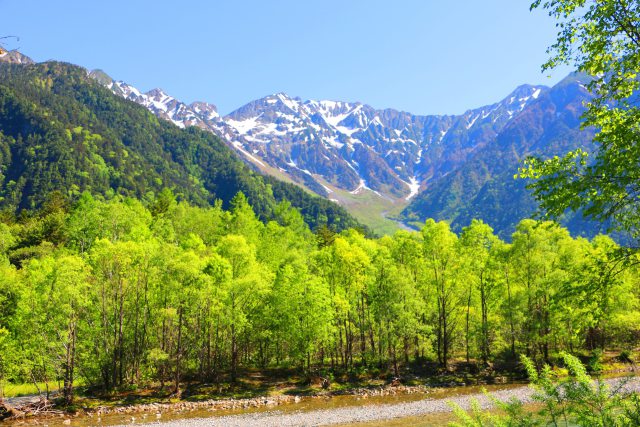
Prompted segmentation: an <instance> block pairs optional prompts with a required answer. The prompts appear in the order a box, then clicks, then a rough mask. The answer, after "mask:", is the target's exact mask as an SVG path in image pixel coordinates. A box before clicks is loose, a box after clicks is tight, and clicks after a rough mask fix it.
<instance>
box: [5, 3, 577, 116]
mask: <svg viewBox="0 0 640 427" xmlns="http://www.w3.org/2000/svg"><path fill="white" fill-rule="evenodd" d="M529 3H530V1H526V0H485V1H479V0H455V1H454V0H449V1H445V0H393V1H389V0H366V1H365V0H362V1H359V0H316V1H309V0H251V1H249V0H226V1H217V0H208V1H207V0H192V1H175V0H172V1H165V0H155V1H151V0H127V1H124V0H110V1H93V0H60V1H52V0H51V1H50V0H46V1H45V0H0V16H1V17H2V25H1V27H2V30H1V31H0V34H2V35H17V36H20V41H19V42H17V43H15V42H11V43H10V44H9V47H19V48H20V50H21V51H22V52H23V53H25V54H27V55H29V56H31V57H32V58H33V59H35V60H36V61H44V60H47V59H57V60H63V61H68V62H72V63H76V64H79V65H82V66H84V67H87V68H90V69H93V68H101V69H103V70H105V71H106V72H107V73H108V74H110V75H111V76H112V77H113V78H115V79H118V80H124V81H126V82H128V83H130V84H133V85H134V86H136V87H138V88H139V89H141V90H144V91H146V90H149V89H152V88H154V87H161V88H163V89H164V90H165V91H167V92H168V93H169V94H171V95H173V96H175V97H177V98H179V99H181V100H183V101H187V102H191V101H195V100H203V101H208V102H212V103H214V104H216V105H218V107H219V109H220V111H221V112H222V113H228V112H230V111H232V110H233V109H235V108H238V107H240V106H241V105H243V104H245V103H246V102H248V101H250V100H253V99H256V98H260V97H262V96H265V95H268V94H272V93H276V92H286V93H288V94H290V95H292V96H300V97H301V98H303V99H334V100H344V101H361V102H364V103H367V104H370V105H372V106H374V107H376V108H385V107H391V108H396V109H400V110H406V111H410V112H413V113H420V114H449V113H461V112H463V111H465V110H466V109H468V108H473V107H478V106H481V105H484V104H488V103H491V102H494V101H497V100H499V99H501V98H502V97H503V96H506V95H507V94H508V93H509V92H510V91H511V90H512V89H514V88H515V87H516V86H518V85H519V84H522V83H535V84H547V85H550V84H553V83H555V82H557V81H559V80H560V79H561V78H562V77H564V76H565V75H566V74H567V73H568V72H569V69H567V68H565V69H562V70H558V71H554V72H553V73H552V74H551V75H550V77H549V73H547V74H542V73H541V71H540V65H541V64H542V63H543V62H544V60H545V58H546V57H547V55H546V53H545V50H546V47H547V46H548V45H549V44H550V43H551V42H552V41H553V40H554V38H555V34H556V29H555V27H554V22H553V20H552V19H551V18H549V17H548V16H547V15H546V14H545V13H544V12H542V11H535V12H529Z"/></svg>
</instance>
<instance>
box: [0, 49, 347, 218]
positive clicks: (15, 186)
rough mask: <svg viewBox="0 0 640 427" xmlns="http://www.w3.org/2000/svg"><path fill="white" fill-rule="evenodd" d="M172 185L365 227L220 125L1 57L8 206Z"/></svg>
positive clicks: (194, 196)
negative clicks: (164, 112) (239, 149)
mask: <svg viewBox="0 0 640 427" xmlns="http://www.w3.org/2000/svg"><path fill="white" fill-rule="evenodd" d="M163 188H171V189H172V190H173V192H174V193H175V194H176V195H177V196H178V198H179V199H181V200H188V201H190V202H192V203H194V204H196V205H199V206H205V205H208V204H213V203H214V201H215V200H221V201H222V203H223V206H225V207H228V206H229V202H230V200H231V198H232V197H233V196H234V195H235V194H236V193H238V192H239V191H242V192H243V193H244V194H246V196H247V198H248V199H249V200H250V202H251V204H252V206H254V208H255V210H256V212H257V214H258V216H259V217H260V218H261V219H263V220H267V219H273V218H275V215H276V206H277V204H278V202H280V201H283V200H290V201H291V202H292V203H293V204H294V205H295V207H297V208H299V209H300V210H301V212H302V214H303V216H304V219H305V221H306V222H307V223H308V224H309V225H310V226H311V227H312V228H315V227H317V226H318V225H320V224H328V225H329V226H330V227H332V228H334V229H337V230H342V229H346V228H349V227H357V226H358V223H357V222H356V221H355V220H354V219H353V218H352V217H351V216H350V215H349V214H347V213H346V211H345V210H344V209H342V208H341V207H339V206H337V205H335V204H334V203H331V202H330V201H328V200H325V199H321V198H319V197H315V196H311V195H310V194H308V193H306V192H304V191H303V190H301V189H300V188H298V187H296V186H294V185H291V184H286V183H283V182H281V181H278V180H275V179H271V178H269V179H267V180H266V179H265V178H264V177H263V176H261V175H259V174H257V173H255V172H253V171H251V170H250V169H249V168H248V167H247V166H246V165H244V164H243V163H242V162H241V161H240V160H238V159H237V157H236V155H235V154H234V153H233V152H232V151H231V150H230V149H229V148H228V147H227V146H226V145H225V144H224V143H223V141H221V140H220V139H219V138H218V137H216V136H215V135H213V134H211V133H210V132H205V131H202V130H200V129H197V128H189V129H184V130H183V129H179V128H177V127H176V126H174V125H172V124H171V123H168V122H165V121H164V120H159V119H158V118H156V117H154V116H153V115H152V114H151V113H149V112H148V111H147V110H146V109H145V108H144V107H141V106H139V105H136V104H135V103H133V102H129V101H126V100H124V99H122V98H120V97H118V96H116V95H114V94H112V93H111V92H110V91H109V90H108V89H106V88H104V87H102V86H101V85H99V84H98V83H97V82H95V81H94V80H93V79H91V78H89V77H88V75H87V72H86V70H84V69H82V68H80V67H76V66H72V65H69V64H64V63H58V62H47V63H42V64H35V65H33V64H27V65H24V64H9V63H6V62H2V61H0V207H2V208H5V209H9V210H15V209H32V208H36V207H39V206H42V204H43V202H44V201H45V200H47V198H48V197H49V195H50V194H51V193H52V192H54V191H57V192H59V193H61V194H62V195H63V196H64V197H66V198H69V199H76V198H77V197H78V196H79V195H80V194H81V193H82V192H83V191H85V190H88V191H90V192H92V193H94V194H101V195H104V196H107V197H111V196H113V195H115V194H120V195H125V196H132V197H136V198H139V199H142V200H146V201H149V200H152V199H154V198H155V197H156V196H157V195H158V194H159V193H160V191H161V190H162V189H163Z"/></svg>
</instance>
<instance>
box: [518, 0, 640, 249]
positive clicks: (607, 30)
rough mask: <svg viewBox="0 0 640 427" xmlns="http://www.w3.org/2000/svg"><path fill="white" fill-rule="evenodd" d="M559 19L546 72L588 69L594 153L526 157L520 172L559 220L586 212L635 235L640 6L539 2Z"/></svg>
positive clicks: (616, 0) (604, 0)
mask: <svg viewBox="0 0 640 427" xmlns="http://www.w3.org/2000/svg"><path fill="white" fill-rule="evenodd" d="M537 8H543V9H546V10H547V11H548V12H549V15H550V16H551V17H553V18H554V19H556V21H557V24H556V26H557V28H558V34H557V40H556V42H555V44H553V45H552V46H551V47H550V48H549V49H548V53H549V54H550V58H549V60H548V61H547V62H546V63H545V64H544V65H543V70H549V69H552V68H555V67H557V66H559V65H562V64H568V65H573V66H575V67H576V68H577V69H578V71H580V72H584V73H587V74H588V75H589V76H591V77H590V79H591V80H590V81H589V82H584V83H585V84H586V87H587V89H588V90H589V91H590V92H591V93H592V94H593V95H594V98H593V99H592V100H591V102H589V103H588V104H587V111H586V112H585V114H584V116H583V123H582V126H583V127H584V128H588V127H592V128H595V129H596V130H597V132H598V133H597V134H596V136H595V138H594V141H595V142H596V143H597V144H598V147H597V149H596V152H595V153H594V156H593V158H591V159H588V158H587V154H586V153H585V152H584V151H582V150H577V151H574V152H571V153H568V154H567V155H566V156H564V157H561V158H559V157H556V158H552V159H549V160H541V159H529V160H528V161H527V162H526V163H525V165H524V166H523V167H522V168H521V170H520V176H521V177H522V178H529V179H533V180H534V181H533V182H532V183H531V184H530V185H529V188H531V189H533V191H534V195H535V197H536V198H537V199H538V200H539V201H540V202H541V208H542V209H543V210H545V211H546V212H547V213H548V215H549V216H551V217H558V216H559V215H561V214H562V213H563V212H565V211H566V210H568V209H569V210H574V211H575V210H578V209H580V208H582V209H584V211H583V212H584V213H585V215H587V216H588V217H591V218H594V219H597V220H601V221H602V220H608V219H613V220H614V226H615V227H616V228H617V229H619V230H623V231H627V232H630V233H631V234H632V235H633V236H634V237H638V236H637V234H638V231H639V227H638V225H639V224H640V168H638V165H639V164H640V144H638V141H640V109H639V108H638V95H637V92H638V89H639V88H640V82H639V81H638V78H637V72H638V69H639V68H640V5H639V3H638V1H628V0H599V1H594V0H590V1H587V0H552V1H546V2H542V1H541V0H537V1H535V2H534V3H533V4H532V5H531V9H537Z"/></svg>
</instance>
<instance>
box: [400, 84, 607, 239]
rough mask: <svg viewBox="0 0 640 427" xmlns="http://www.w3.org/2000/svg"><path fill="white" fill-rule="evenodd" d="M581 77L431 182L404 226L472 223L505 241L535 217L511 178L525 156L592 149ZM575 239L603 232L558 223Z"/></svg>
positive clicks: (585, 224)
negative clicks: (480, 223)
mask: <svg viewBox="0 0 640 427" xmlns="http://www.w3.org/2000/svg"><path fill="white" fill-rule="evenodd" d="M588 81H589V77H588V76H586V75H580V74H572V75H570V76H568V77H567V78H565V79H564V80H563V81H561V82H560V83H558V84H557V85H555V86H554V87H553V88H551V89H550V90H546V91H543V92H542V93H541V94H540V95H539V98H538V99H537V100H536V102H535V103H532V104H531V105H530V106H528V107H527V108H524V109H523V110H522V111H521V112H520V113H519V114H517V115H516V116H515V117H514V118H513V119H512V120H510V121H509V123H507V124H506V125H505V126H504V127H503V128H502V129H501V131H500V132H498V133H497V134H496V136H495V137H493V138H492V139H491V140H490V142H489V143H487V144H486V145H485V146H484V147H482V148H481V149H479V150H477V152H476V153H475V154H474V155H473V156H471V157H470V158H468V159H467V160H466V161H465V162H464V165H463V166H462V167H458V168H456V169H454V170H452V171H451V172H450V173H448V174H446V175H444V176H442V177H441V178H440V179H438V180H436V181H434V182H433V184H432V185H430V186H429V187H428V188H426V189H425V191H423V192H422V193H421V194H420V195H418V196H417V197H416V198H415V199H414V200H413V201H412V202H411V204H410V205H409V206H407V207H406V208H405V209H404V211H403V212H402V214H401V217H402V218H403V219H404V220H406V221H414V222H415V223H420V222H423V221H424V219H425V218H435V219H445V220H448V221H451V223H452V227H453V228H454V229H456V230H460V229H461V228H462V227H464V226H466V225H468V224H469V223H470V221H471V220H472V219H474V218H477V219H482V220H484V221H485V222H488V223H490V224H491V225H492V226H493V227H494V228H495V229H496V230H497V231H498V232H499V234H500V235H501V236H502V237H508V236H509V235H510V234H511V233H512V232H513V231H514V230H515V225H516V224H517V222H518V221H520V220H521V219H522V218H526V217H530V216H532V215H533V214H534V212H535V211H536V208H537V204H536V202H535V200H534V199H533V197H532V196H531V194H530V192H529V191H528V190H527V189H526V188H525V185H526V182H525V181H523V180H515V179H514V175H515V174H517V172H518V167H519V166H520V165H521V162H522V160H524V159H525V158H526V157H528V156H537V157H544V158H548V157H551V156H556V155H562V154H564V153H566V152H567V151H569V150H573V149H576V148H578V147H580V148H583V149H586V150H588V151H591V150H592V149H593V145H592V139H593V136H594V130H593V129H584V130H583V129H581V128H580V124H581V118H580V117H581V115H582V113H583V112H584V110H585V107H584V104H585V103H586V102H588V101H589V100H590V99H591V95H590V94H589V92H588V90H587V89H586V87H585V85H584V84H585V83H586V82H588ZM562 222H563V223H564V224H565V225H567V226H568V227H569V228H570V229H571V231H572V232H573V233H574V234H580V235H585V236H592V235H594V234H595V233H597V232H604V231H605V229H604V227H603V226H601V225H599V224H597V223H594V222H590V221H586V220H584V219H583V218H582V217H581V215H580V214H579V213H578V214H573V215H570V216H567V217H566V218H564V220H563V221H562Z"/></svg>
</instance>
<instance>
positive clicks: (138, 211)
mask: <svg viewBox="0 0 640 427" xmlns="http://www.w3.org/2000/svg"><path fill="white" fill-rule="evenodd" d="M147 205H148V206H149V208H147V207H145V204H143V203H141V202H139V201H137V200H134V199H123V198H119V197H114V198H113V199H112V200H109V201H103V200H99V199H97V198H94V197H93V196H91V195H90V194H88V193H84V194H82V195H81V196H80V197H79V199H78V201H77V202H76V203H75V205H74V206H71V207H69V206H67V205H66V204H65V203H61V202H60V199H59V198H56V197H53V195H52V197H51V198H50V201H49V202H47V204H46V205H45V209H43V210H41V211H39V212H35V213H32V214H30V215H27V214H24V215H22V216H20V217H15V218H12V217H9V216H7V217H5V218H6V219H5V220H4V221H3V222H0V242H1V244H2V247H1V248H0V249H1V252H0V350H1V351H0V374H1V375H2V379H3V381H5V382H6V381H8V382H10V383H24V382H32V383H34V384H38V385H40V384H43V383H44V384H45V386H46V384H51V383H56V382H60V384H61V385H62V386H63V387H62V389H63V391H64V397H65V398H66V399H67V402H71V400H72V398H73V384H74V383H76V382H77V381H78V380H81V381H82V383H83V384H85V385H88V386H94V387H100V388H103V389H104V390H112V389H118V388H123V387H124V388H129V387H133V386H136V385H145V384H150V383H156V384H160V385H161V386H162V387H164V388H166V389H167V390H168V391H170V392H171V393H175V394H176V395H178V394H180V392H181V390H182V388H183V385H184V383H185V382H187V381H189V382H191V381H198V382H203V383H217V384H221V383H225V382H232V381H234V380H236V379H237V377H239V376H241V375H242V374H243V372H244V370H245V369H246V368H261V369H266V368H272V367H287V368H295V369H299V370H301V371H303V372H304V373H306V374H309V376H312V375H311V374H312V373H313V372H315V371H316V370H322V369H324V370H332V371H333V372H334V373H344V372H351V373H352V374H354V375H355V374H357V373H362V372H364V371H365V370H380V371H382V372H386V373H387V374H388V375H390V376H400V377H401V376H403V375H404V373H405V372H406V371H405V369H406V367H408V366H410V365H412V364H422V363H425V364H426V363H431V364H433V363H432V362H436V364H437V365H438V366H439V367H440V369H443V370H445V369H447V368H450V367H451V365H452V364H453V363H459V362H460V361H461V360H464V359H468V362H469V364H476V365H477V366H478V367H479V368H481V369H484V368H489V369H490V368H491V365H492V364H494V363H496V362H498V363H509V362H510V361H513V360H512V359H513V358H514V357H515V356H514V355H515V354H517V353H520V352H523V353H526V354H527V355H528V356H529V357H530V358H531V359H532V360H535V361H536V363H542V362H545V361H551V362H552V361H554V360H556V358H557V357H558V355H559V354H560V352H562V351H572V352H574V351H580V352H583V353H585V354H588V353H592V355H593V360H594V362H593V363H591V364H590V367H591V368H592V369H596V368H597V362H598V360H597V355H598V354H601V353H599V352H602V350H603V349H620V350H624V351H627V352H629V351H630V350H632V349H633V348H635V347H636V346H637V345H638V337H639V336H640V333H639V331H638V325H639V324H640V322H638V319H639V318H640V295H639V292H638V289H639V288H638V286H637V283H638V277H639V275H638V271H637V270H636V269H635V267H633V266H632V265H630V264H619V263H618V258H617V257H616V256H615V254H616V253H617V251H619V249H620V248H619V247H618V246H617V245H616V244H615V243H614V242H613V241H612V240H611V239H609V238H607V237H603V236H600V237H598V238H596V239H594V240H593V241H592V242H588V241H587V240H584V239H581V238H579V239H573V238H571V236H569V234H568V233H567V231H566V230H565V229H563V228H561V227H559V226H557V225H556V224H553V223H549V222H535V221H531V220H526V221H523V222H522V223H521V224H520V225H519V226H518V231H517V232H516V233H515V234H514V235H513V243H512V244H506V243H504V242H503V241H501V240H500V239H499V238H497V237H496V236H495V235H494V234H493V231H492V230H491V228H490V227H489V226H488V225H486V224H484V223H482V222H480V221H474V222H472V224H471V225H469V226H468V227H466V228H465V229H464V231H463V233H462V234H461V236H460V237H459V238H458V236H456V235H455V234H454V233H453V232H451V230H450V229H449V226H448V224H446V223H443V222H435V221H427V222H426V223H425V225H424V227H423V229H422V232H421V233H416V232H407V231H401V232H398V233H397V234H396V235H394V236H385V237H383V238H380V239H371V238H367V237H365V236H364V235H363V234H361V233H360V232H358V231H355V230H347V231H344V232H342V233H339V234H336V233H332V232H330V230H327V229H323V230H320V231H319V234H320V236H317V235H314V234H313V233H312V232H311V231H310V230H309V228H308V226H306V225H305V223H304V222H303V220H302V217H301V215H300V214H299V213H298V212H297V211H296V210H294V209H293V208H291V207H290V206H288V205H287V204H281V205H279V206H278V210H277V215H276V220H274V221H270V222H267V223H266V224H265V223H264V222H262V221H260V220H259V218H258V217H257V215H256V214H255V213H254V211H253V209H252V207H251V205H250V204H249V203H248V201H247V198H245V197H244V196H243V195H241V194H239V195H237V196H235V197H233V203H231V208H230V209H229V210H224V209H223V208H222V206H221V205H220V204H216V205H214V206H213V207H195V206H191V205H189V204H188V203H186V202H184V201H181V202H178V201H176V200H174V198H172V197H171V195H170V193H168V192H163V194H162V196H161V197H160V198H159V200H156V199H150V200H148V201H147ZM629 354H630V353H628V355H629ZM627 357H628V356H627Z"/></svg>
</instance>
